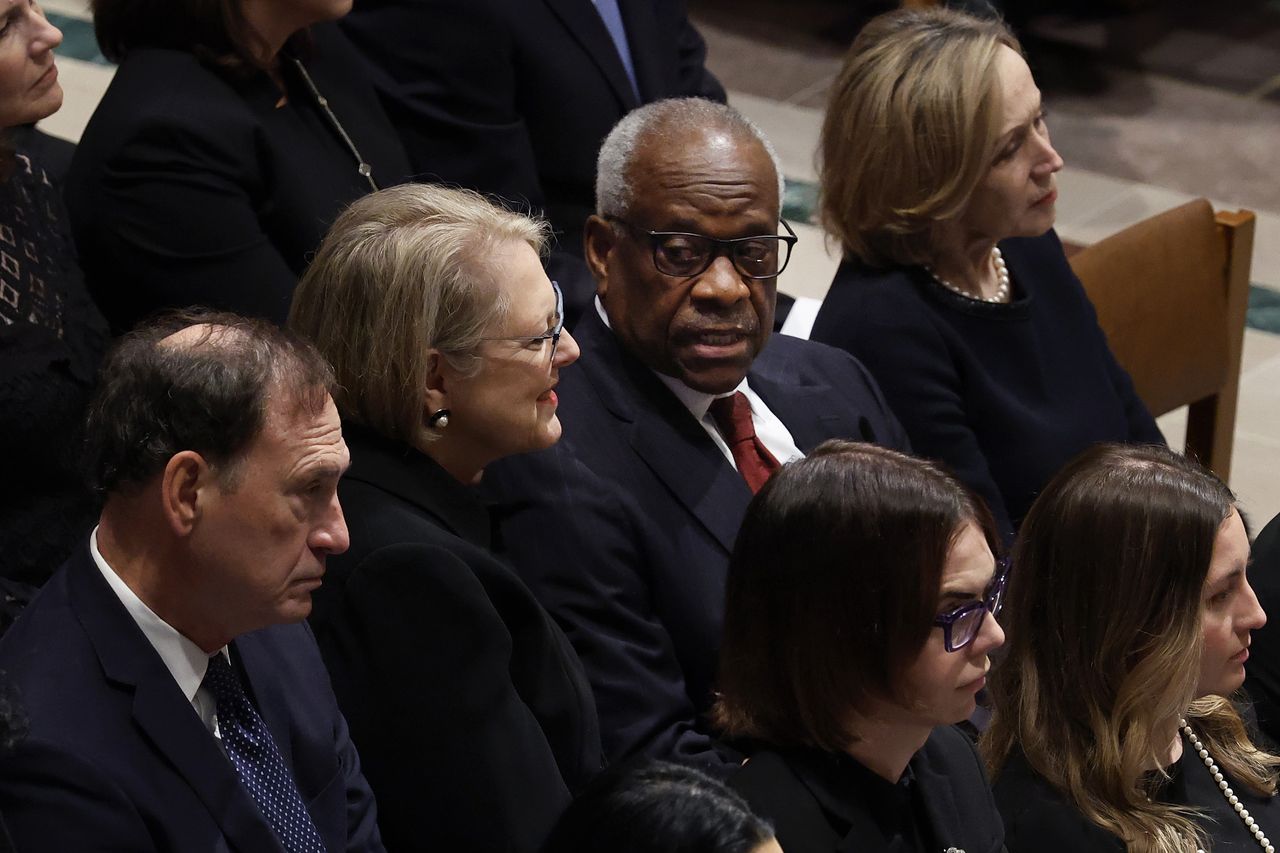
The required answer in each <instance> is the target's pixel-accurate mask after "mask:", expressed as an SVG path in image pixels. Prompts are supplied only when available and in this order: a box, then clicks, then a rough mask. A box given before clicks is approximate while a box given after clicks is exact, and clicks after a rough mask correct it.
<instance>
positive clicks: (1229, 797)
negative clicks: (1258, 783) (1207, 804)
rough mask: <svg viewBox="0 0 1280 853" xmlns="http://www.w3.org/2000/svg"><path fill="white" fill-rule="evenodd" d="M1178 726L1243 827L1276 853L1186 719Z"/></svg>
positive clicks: (1272, 852)
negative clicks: (1242, 823)
mask: <svg viewBox="0 0 1280 853" xmlns="http://www.w3.org/2000/svg"><path fill="white" fill-rule="evenodd" d="M1178 727H1179V728H1181V729H1182V734H1183V736H1184V737H1186V739H1187V741H1188V742H1189V743H1190V744H1191V748H1192V749H1194V750H1195V751H1196V755H1198V756H1199V757H1200V760H1201V761H1203V762H1204V766H1205V767H1207V768H1208V770H1209V775H1211V776H1212V777H1213V781H1215V782H1217V783H1218V790H1219V791H1221V792H1222V796H1223V797H1224V798H1226V801H1227V803H1228V804H1229V805H1230V806H1231V808H1233V809H1235V812H1236V815H1237V816H1239V818H1240V820H1241V821H1243V822H1244V828H1245V829H1247V830H1249V832H1251V833H1253V838H1254V840H1255V841H1257V842H1258V846H1259V847H1261V848H1262V849H1263V850H1265V851H1266V853H1276V848H1274V847H1272V846H1271V839H1269V838H1267V834H1266V833H1265V832H1263V831H1262V827H1260V826H1258V822H1257V821H1255V820H1254V819H1253V816H1252V815H1250V814H1249V810H1248V809H1246V808H1245V807H1244V803H1242V802H1240V798H1239V797H1237V796H1236V794H1235V791H1232V790H1231V785H1230V784H1228V783H1227V780H1226V778H1225V777H1224V776H1223V775H1222V771H1221V770H1220V769H1218V765H1217V764H1215V763H1214V761H1213V756H1211V755H1209V750H1207V749H1205V748H1204V744H1202V743H1200V738H1198V737H1196V733H1195V731H1193V730H1192V728H1191V726H1190V725H1188V723H1187V721H1186V719H1181V720H1178ZM1196 853H1204V851H1203V850H1197V851H1196Z"/></svg>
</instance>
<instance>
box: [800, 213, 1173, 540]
mask: <svg viewBox="0 0 1280 853" xmlns="http://www.w3.org/2000/svg"><path fill="white" fill-rule="evenodd" d="M1000 246H1001V249H1002V250H1003V252H1004V258H1005V261H1006V262H1007V264H1008V266H1009V273H1010V275H1011V276H1012V278H1013V285H1014V300H1013V302H1012V303H1010V304H1008V305H992V304H989V303H983V302H975V301H974V300H971V299H966V298H965V297H963V296H960V295H958V294H955V293H952V292H951V291H949V290H947V289H946V288H944V287H943V286H942V285H940V284H938V283H937V282H935V281H933V279H932V277H931V276H930V275H929V273H928V272H927V271H925V270H924V268H923V267H895V268H890V269H883V270H879V269H871V268H869V267H866V266H863V265H861V264H858V263H856V262H854V261H846V262H845V263H843V264H841V266H840V269H839V270H838V271H837V272H836V277H835V280H834V281H833V282H832V285H831V291H830V292H829V293H828V294H827V297H826V299H825V300H824V301H823V303H822V308H821V310H819V312H818V317H817V319H816V320H815V321H814V324H813V333H812V337H813V339H814V340H815V341H824V342H825V343H829V344H832V345H833V346H838V347H840V348H842V349H845V350H847V351H849V352H850V353H853V354H854V355H855V356H857V357H858V358H859V359H861V360H862V361H863V362H864V363H865V364H866V365H867V368H868V369H869V370H870V371H871V374H872V375H873V376H875V378H876V381H877V382H879V383H880V387H881V388H883V389H884V393H885V397H886V398H888V400H889V405H890V406H892V407H893V410H894V412H896V413H897V415H898V417H899V418H901V419H902V425H903V426H904V427H906V430H907V434H908V435H909V436H911V446H912V447H914V448H915V450H916V452H917V453H919V454H920V455H921V456H925V457H928V458H931V459H937V460H940V461H941V462H943V463H945V464H946V465H947V466H948V467H949V468H950V469H951V470H952V471H954V472H955V473H956V476H958V477H959V478H960V479H961V480H962V481H964V483H965V484H966V485H968V486H969V487H970V488H972V489H973V490H974V491H976V492H977V493H978V494H979V495H981V496H982V499H983V500H984V501H986V503H987V506H988V507H990V508H991V512H992V513H993V514H994V515H995V517H996V522H997V523H998V524H999V527H1000V530H1001V532H1002V535H1003V536H1004V537H1005V538H1006V539H1011V538H1012V534H1013V532H1014V530H1016V529H1017V526H1018V524H1019V523H1020V522H1021V521H1022V517H1023V516H1024V515H1026V512H1027V509H1028V508H1030V506H1031V501H1032V499H1034V498H1035V496H1036V494H1037V493H1039V491H1040V490H1041V489H1042V488H1044V486H1045V484H1046V483H1048V481H1049V479H1050V478H1051V477H1052V476H1053V475H1054V473H1056V472H1057V470H1058V469H1059V468H1060V467H1061V466H1062V465H1063V464H1064V463H1066V462H1067V461H1069V460H1070V459H1071V458H1072V457H1073V456H1075V455H1076V454H1078V453H1080V452H1081V451H1082V450H1084V449H1085V448H1087V447H1089V445H1091V444H1094V443H1096V442H1100V441H1120V442H1141V443H1155V444H1163V443H1164V438H1163V436H1161V434H1160V430H1159V429H1157V428H1156V424H1155V421H1153V420H1152V418H1151V415H1150V413H1149V412H1148V411H1147V408H1146V406H1145V405H1143V403H1142V401H1141V400H1140V399H1138V395H1137V394H1136V393H1134V390H1133V383H1132V382H1131V381H1130V379H1129V375H1128V374H1127V373H1125V371H1124V369H1123V368H1122V367H1120V365H1119V364H1117V363H1116V360H1115V357H1114V356H1113V355H1112V354H1111V349H1110V347H1109V346H1108V345H1107V339H1106V337H1105V336H1104V335H1103V333H1102V329H1100V328H1099V327H1098V320H1097V316H1096V315H1095V313H1094V310H1093V306H1092V305H1091V304H1090V303H1089V299H1088V297H1087V296H1086V295H1085V292H1084V288H1083V287H1082V286H1081V284H1080V281H1079V279H1077V278H1076V276H1075V274H1074V273H1072V271H1071V267H1070V266H1068V264H1067V259H1066V256H1065V255H1064V254H1063V252H1062V245H1061V244H1060V243H1059V242H1058V237H1057V235H1056V234H1054V233H1053V232H1052V231H1050V232H1049V233H1048V234H1045V235H1044V236H1042V237H1035V238H1030V239H1021V238H1020V239H1012V240H1005V241H1003V242H1002V243H1001V244H1000Z"/></svg>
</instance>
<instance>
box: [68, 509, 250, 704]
mask: <svg viewBox="0 0 1280 853" xmlns="http://www.w3.org/2000/svg"><path fill="white" fill-rule="evenodd" d="M89 554H90V555H91V556H92V557H93V562H94V563H95V564H96V565H97V566H98V571H100V572H102V576H103V577H104V578H106V581H107V583H108V584H109V585H110V586H111V590H112V591H113V592H114V593H115V594H116V597H117V598H119V599H120V603H121V604H123V605H124V607H125V610H128V611H129V615H130V616H132V617H133V621H134V622H136V623H137V624H138V627H139V628H141V629H142V633H143V634H144V635H145V636H146V638H147V640H148V641H149V642H150V643H151V645H152V647H153V648H155V650H156V654H158V655H160V660H162V661H164V665H165V667H166V668H167V669H168V670H169V672H170V674H172V675H173V680H174V681H176V682H177V683H178V687H179V689H181V690H182V695H183V696H186V697H187V701H188V702H192V703H195V699H196V691H197V690H199V689H200V683H201V682H202V681H204V674H205V670H207V669H208V668H209V655H207V654H205V653H204V650H202V649H201V648H200V647H199V646H197V645H196V644H195V643H193V642H191V640H189V639H187V638H186V637H184V636H183V635H182V634H180V633H178V630H177V629H176V628H174V627H173V626H172V625H170V624H169V623H168V622H166V621H164V620H163V619H161V618H160V617H159V616H157V615H156V613H155V611H154V610H152V609H151V608H150V607H148V606H147V605H146V604H145V603H144V602H143V601H142V599H141V598H138V596H137V594H136V593H134V591H133V590H132V589H130V588H129V585H128V584H126V583H125V582H124V581H123V580H121V578H120V576H119V575H118V574H116V573H115V570H114V569H112V568H111V566H110V565H108V563H107V561H106V560H105V559H104V558H103V556H102V552H101V551H99V550H98V528H97V527H95V528H93V532H92V533H91V534H89ZM221 653H222V654H226V653H227V648H226V646H223V647H222V649H221ZM202 716H203V715H202Z"/></svg>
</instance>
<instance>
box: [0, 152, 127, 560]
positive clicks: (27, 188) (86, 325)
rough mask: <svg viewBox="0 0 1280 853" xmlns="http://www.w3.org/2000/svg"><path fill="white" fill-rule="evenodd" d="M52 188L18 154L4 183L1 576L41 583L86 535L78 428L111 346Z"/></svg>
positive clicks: (87, 501)
mask: <svg viewBox="0 0 1280 853" xmlns="http://www.w3.org/2000/svg"><path fill="white" fill-rule="evenodd" d="M66 222H67V220H66V214H65V211H64V210H63V207H62V200H61V197H60V195H59V193H58V190H57V188H56V187H55V186H54V184H53V182H52V181H50V179H49V177H48V176H47V175H46V174H45V170H44V169H42V168H41V167H40V165H39V163H38V162H36V161H35V160H34V159H33V157H32V156H31V155H30V154H28V153H25V152H24V151H23V150H21V149H19V150H18V151H17V152H16V154H15V155H14V162H13V168H12V169H11V173H10V175H9V178H8V180H4V181H0V448H3V451H4V454H5V459H6V463H5V468H6V471H5V476H4V478H3V486H2V487H0V576H3V577H7V578H11V579H17V580H21V581H25V582H27V583H36V584H38V583H42V582H43V581H44V579H45V578H47V577H48V575H49V574H50V573H52V571H53V570H54V569H56V568H57V566H58V565H59V564H60V563H61V562H62V560H64V559H65V558H66V557H67V556H68V555H69V554H70V552H71V550H72V548H74V547H75V546H76V545H78V544H80V541H81V539H82V538H83V537H84V536H86V535H87V534H88V531H89V528H90V526H92V523H93V519H94V517H95V515H96V507H95V503H94V501H93V498H92V496H91V495H90V493H89V490H88V488H87V487H86V486H85V485H84V478H83V476H82V474H81V471H80V464H79V458H80V456H79V449H80V444H81V441H80V437H81V432H80V430H81V421H82V419H83V417H84V410H85V406H86V405H87V403H88V400H89V395H90V394H91V393H92V390H93V381H94V376H95V373H96V372H97V368H98V364H99V363H100V361H101V359H102V354H103V352H104V350H105V349H106V346H107V343H108V336H107V330H106V323H105V321H103V319H102V316H101V315H100V314H99V312H98V310H97V308H96V307H95V306H94V305H93V302H92V300H91V299H90V298H89V295H88V293H87V291H86V290H85V286H84V281H83V278H82V277H81V275H80V269H79V266H78V265H77V263H76V255H75V250H74V248H73V246H72V243H71V239H70V236H69V232H68V228H67V224H66Z"/></svg>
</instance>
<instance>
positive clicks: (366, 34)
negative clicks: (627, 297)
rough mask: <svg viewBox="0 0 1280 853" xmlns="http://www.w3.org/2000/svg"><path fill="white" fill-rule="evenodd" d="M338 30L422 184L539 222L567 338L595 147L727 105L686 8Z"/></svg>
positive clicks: (428, 0) (473, 13) (442, 15)
mask: <svg viewBox="0 0 1280 853" xmlns="http://www.w3.org/2000/svg"><path fill="white" fill-rule="evenodd" d="M343 27H344V29H345V30H346V31H347V34H348V35H349V36H350V37H351V39H352V40H353V41H354V42H355V43H356V45H357V46H358V47H359V48H360V49H361V51H362V52H363V53H364V56H365V58H366V59H367V60H368V62H369V63H370V65H371V66H372V68H373V70H374V78H375V83H376V85H377V86H378V89H379V91H380V93H381V94H382V97H383V101H384V104H385V106H386V110H387V114H388V115H389V116H390V117H391V120H392V122H393V123H394V124H395V125H396V128H397V130H398V131H399V132H400V135H401V139H402V140H403V142H404V145H405V149H406V150H407V151H408V153H409V158H410V161H411V162H412V164H413V167H414V169H415V170H416V171H417V172H418V174H419V176H420V177H421V178H422V179H423V180H429V181H444V182H446V183H452V184H460V185H461V186H464V187H471V188H473V189H477V190H480V191H481V192H484V193H488V194H492V195H495V196H497V197H499V198H502V199H505V200H507V201H508V202H511V203H513V204H515V205H518V206H527V207H532V208H533V209H534V210H538V211H542V212H543V213H545V215H546V216H547V218H548V219H549V220H550V221H551V224H552V227H553V228H554V229H555V231H556V232H557V234H558V235H559V239H560V244H559V248H558V251H556V252H555V253H553V254H552V257H551V259H550V266H551V274H552V278H558V279H559V280H560V283H561V285H562V286H563V287H564V290H565V299H566V302H567V306H566V310H567V314H568V317H569V318H570V325H571V326H572V325H573V324H574V323H576V321H577V318H578V316H579V314H580V313H581V312H582V311H583V310H584V309H585V308H587V307H588V306H589V304H590V300H591V294H592V292H593V290H594V288H593V286H592V282H591V276H590V274H589V273H588V272H587V270H586V268H585V267H584V266H583V264H582V261H581V257H582V226H583V223H584V222H585V221H586V218H587V217H588V216H589V215H591V213H592V202H593V199H592V184H593V182H594V179H595V163H596V153H597V152H598V151H599V150H600V142H601V140H603V139H604V137H605V135H606V134H607V133H608V132H609V129H610V128H611V127H613V125H614V124H616V123H617V121H618V120H619V119H620V118H622V117H623V116H624V115H626V114H627V112H629V111H630V110H632V109H635V108H636V107H638V106H640V105H641V104H646V103H649V102H650V101H656V100H658V99H660V98H671V97H680V96H698V97H705V98H713V99H715V100H719V101H723V100H724V98H725V93H724V89H723V87H721V85H720V83H719V82H718V81H717V80H716V78H715V77H714V76H712V75H711V73H710V72H709V71H707V69H706V66H705V64H704V60H705V59H706V45H705V44H704V43H703V41H702V37H701V36H699V35H698V32H697V31H696V30H695V29H694V28H693V26H692V25H691V24H690V23H689V19H688V17H687V16H686V14H685V3H684V0H361V2H359V3H356V4H355V8H354V9H353V10H352V12H351V14H350V15H348V16H347V17H346V19H344V21H343Z"/></svg>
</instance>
